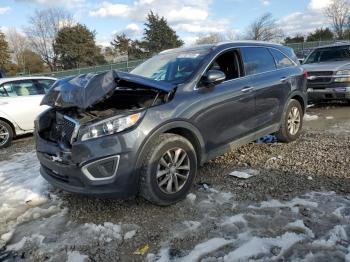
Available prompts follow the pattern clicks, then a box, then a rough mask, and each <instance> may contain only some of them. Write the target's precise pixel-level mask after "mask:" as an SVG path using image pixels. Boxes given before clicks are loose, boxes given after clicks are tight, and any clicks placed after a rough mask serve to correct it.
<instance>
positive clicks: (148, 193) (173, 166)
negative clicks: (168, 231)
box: [140, 134, 197, 206]
mask: <svg viewBox="0 0 350 262" xmlns="http://www.w3.org/2000/svg"><path fill="white" fill-rule="evenodd" d="M148 148H149V149H148V150H146V151H145V152H144V154H143V156H141V157H142V159H143V160H142V165H141V173H140V195H141V196H142V197H143V198H145V199H147V200H148V201H150V202H152V203H154V204H156V205H160V206H168V205H171V204H174V203H176V202H178V201H180V200H182V199H184V198H185V197H186V195H187V194H188V192H189V191H190V189H191V187H192V184H193V181H194V178H195V176H196V173H197V156H196V151H195V150H194V148H193V146H192V144H191V143H190V142H189V141H188V140H187V139H185V138H184V137H182V136H179V135H175V134H162V135H160V136H159V137H158V138H157V139H155V140H154V141H153V142H152V143H151V144H150V145H149V147H148Z"/></svg>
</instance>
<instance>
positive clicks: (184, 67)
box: [131, 49, 209, 84]
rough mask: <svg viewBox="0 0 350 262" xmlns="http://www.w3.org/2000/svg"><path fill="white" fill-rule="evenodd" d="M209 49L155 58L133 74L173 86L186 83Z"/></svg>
mask: <svg viewBox="0 0 350 262" xmlns="http://www.w3.org/2000/svg"><path fill="white" fill-rule="evenodd" d="M208 53H209V49H201V50H191V51H184V52H176V53H175V52H174V53H166V54H160V55H157V56H154V57H152V58H150V59H148V60H147V61H146V62H144V63H142V64H141V65H139V66H138V67H136V68H135V69H134V70H132V71H131V73H132V74H135V75H139V76H143V77H148V78H151V79H153V80H157V81H164V82H168V83H171V84H181V83H184V82H186V81H187V80H188V79H189V78H191V76H192V75H193V74H194V72H195V71H196V70H197V69H198V67H199V65H200V64H201V62H202V61H203V60H204V57H205V56H206V55H207V54H208Z"/></svg>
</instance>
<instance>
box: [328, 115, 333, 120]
mask: <svg viewBox="0 0 350 262" xmlns="http://www.w3.org/2000/svg"><path fill="white" fill-rule="evenodd" d="M326 119H328V120H331V119H334V116H326Z"/></svg>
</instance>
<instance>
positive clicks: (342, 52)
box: [304, 46, 350, 64]
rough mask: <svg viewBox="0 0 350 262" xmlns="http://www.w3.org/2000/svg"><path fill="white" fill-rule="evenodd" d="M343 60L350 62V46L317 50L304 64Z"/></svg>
mask: <svg viewBox="0 0 350 262" xmlns="http://www.w3.org/2000/svg"><path fill="white" fill-rule="evenodd" d="M342 60H350V49H349V46H344V47H329V48H322V49H317V50H315V51H313V52H312V53H311V54H310V56H309V57H308V58H307V60H306V61H305V62H304V64H311V63H321V62H327V61H342Z"/></svg>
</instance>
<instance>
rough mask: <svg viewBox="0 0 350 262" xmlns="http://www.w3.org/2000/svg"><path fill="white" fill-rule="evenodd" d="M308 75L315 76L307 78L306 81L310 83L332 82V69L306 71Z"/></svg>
mask: <svg viewBox="0 0 350 262" xmlns="http://www.w3.org/2000/svg"><path fill="white" fill-rule="evenodd" d="M308 74H309V76H311V77H312V76H316V77H317V78H315V79H309V80H308V83H309V84H311V85H315V84H321V85H322V84H329V83H330V82H332V75H333V72H332V71H316V72H308Z"/></svg>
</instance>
